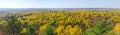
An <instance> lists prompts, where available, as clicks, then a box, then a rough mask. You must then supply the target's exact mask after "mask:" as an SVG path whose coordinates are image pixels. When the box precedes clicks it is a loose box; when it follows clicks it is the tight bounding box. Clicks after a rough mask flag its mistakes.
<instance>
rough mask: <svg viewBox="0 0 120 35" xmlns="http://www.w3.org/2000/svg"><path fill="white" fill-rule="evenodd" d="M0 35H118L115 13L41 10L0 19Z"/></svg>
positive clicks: (119, 17)
mask: <svg viewBox="0 0 120 35" xmlns="http://www.w3.org/2000/svg"><path fill="white" fill-rule="evenodd" d="M0 34H1V35H120V12H119V10H110V11H106V10H103V11H102V10H100V11H90V10H71V11H67V10H43V11H39V10H38V11H31V12H15V13H9V14H1V15H0Z"/></svg>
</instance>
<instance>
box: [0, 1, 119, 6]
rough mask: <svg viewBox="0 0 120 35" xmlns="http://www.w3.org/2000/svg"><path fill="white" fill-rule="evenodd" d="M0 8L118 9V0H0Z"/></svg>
mask: <svg viewBox="0 0 120 35" xmlns="http://www.w3.org/2000/svg"><path fill="white" fill-rule="evenodd" d="M0 8H120V0H0Z"/></svg>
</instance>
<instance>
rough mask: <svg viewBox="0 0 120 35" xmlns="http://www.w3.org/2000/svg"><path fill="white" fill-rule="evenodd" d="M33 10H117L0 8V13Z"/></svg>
mask: <svg viewBox="0 0 120 35" xmlns="http://www.w3.org/2000/svg"><path fill="white" fill-rule="evenodd" d="M34 10H117V9H115V8H0V14H1V13H9V12H24V11H34Z"/></svg>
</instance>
